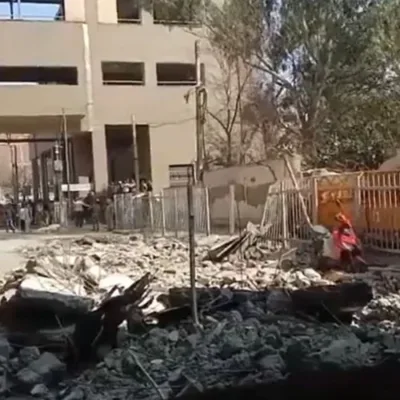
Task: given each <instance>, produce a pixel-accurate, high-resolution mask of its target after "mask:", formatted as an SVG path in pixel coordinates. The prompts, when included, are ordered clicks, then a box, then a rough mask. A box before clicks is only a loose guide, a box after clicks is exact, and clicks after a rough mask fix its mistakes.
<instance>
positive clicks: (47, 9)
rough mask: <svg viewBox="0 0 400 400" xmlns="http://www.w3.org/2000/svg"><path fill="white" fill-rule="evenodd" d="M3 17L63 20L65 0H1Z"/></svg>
mask: <svg viewBox="0 0 400 400" xmlns="http://www.w3.org/2000/svg"><path fill="white" fill-rule="evenodd" d="M0 10H1V11H2V12H1V13H0V14H1V17H0V18H1V19H18V20H21V19H22V20H31V21H43V20H50V21H52V20H63V19H65V18H64V17H65V15H64V1H63V0H45V1H43V0H0Z"/></svg>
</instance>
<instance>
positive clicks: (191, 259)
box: [187, 167, 200, 326]
mask: <svg viewBox="0 0 400 400" xmlns="http://www.w3.org/2000/svg"><path fill="white" fill-rule="evenodd" d="M193 172H194V171H193V167H192V168H188V184H187V207H188V230H189V268H190V292H191V300H192V318H193V323H194V324H195V326H199V325H200V323H199V315H198V312H197V292H196V259H195V241H194V234H195V232H194V229H195V226H194V224H195V221H194V206H193V175H194V174H193Z"/></svg>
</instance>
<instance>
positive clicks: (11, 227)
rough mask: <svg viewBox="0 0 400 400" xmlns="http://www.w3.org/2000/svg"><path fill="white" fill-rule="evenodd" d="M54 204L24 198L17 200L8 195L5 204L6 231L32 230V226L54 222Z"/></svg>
mask: <svg viewBox="0 0 400 400" xmlns="http://www.w3.org/2000/svg"><path fill="white" fill-rule="evenodd" d="M52 209H53V207H52V205H51V204H50V203H44V202H43V201H41V200H39V201H36V202H34V201H32V200H31V199H26V198H23V199H22V201H19V202H16V201H15V200H14V199H13V198H12V197H11V196H10V195H6V197H5V203H4V204H3V215H4V225H5V228H6V232H16V231H18V230H19V231H22V232H30V230H31V226H32V225H36V226H39V227H41V226H45V225H49V224H51V223H52V215H53V213H52Z"/></svg>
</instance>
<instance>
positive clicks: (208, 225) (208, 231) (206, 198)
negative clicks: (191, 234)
mask: <svg viewBox="0 0 400 400" xmlns="http://www.w3.org/2000/svg"><path fill="white" fill-rule="evenodd" d="M203 190H204V203H205V204H204V206H205V208H206V235H207V236H210V235H211V215H210V197H209V193H208V187H207V186H205V187H204V188H203Z"/></svg>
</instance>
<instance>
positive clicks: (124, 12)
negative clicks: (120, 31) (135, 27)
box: [117, 0, 142, 24]
mask: <svg viewBox="0 0 400 400" xmlns="http://www.w3.org/2000/svg"><path fill="white" fill-rule="evenodd" d="M117 17H118V23H120V24H138V23H140V21H141V19H142V18H141V17H142V15H141V7H140V0H117Z"/></svg>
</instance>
